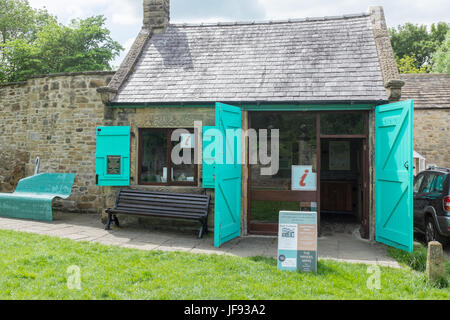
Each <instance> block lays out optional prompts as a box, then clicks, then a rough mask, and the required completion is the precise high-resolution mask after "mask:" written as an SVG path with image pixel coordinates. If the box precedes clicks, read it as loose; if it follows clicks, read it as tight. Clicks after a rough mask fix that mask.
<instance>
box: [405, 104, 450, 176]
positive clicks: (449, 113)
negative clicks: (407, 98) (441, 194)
mask: <svg viewBox="0 0 450 320" xmlns="http://www.w3.org/2000/svg"><path fill="white" fill-rule="evenodd" d="M449 136H450V110H449V109H431V108H430V109H416V110H415V111H414V150H416V151H417V152H418V153H420V154H421V155H422V156H424V157H425V158H426V162H427V164H436V165H438V166H441V167H450V152H449V148H448V142H449Z"/></svg>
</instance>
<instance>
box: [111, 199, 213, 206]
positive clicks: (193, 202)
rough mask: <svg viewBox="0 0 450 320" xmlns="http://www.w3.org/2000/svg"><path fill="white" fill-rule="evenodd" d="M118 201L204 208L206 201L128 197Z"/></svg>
mask: <svg viewBox="0 0 450 320" xmlns="http://www.w3.org/2000/svg"><path fill="white" fill-rule="evenodd" d="M119 201H123V202H126V201H127V202H135V201H141V202H147V201H148V202H160V203H177V204H187V205H197V206H200V207H201V206H203V207H204V206H205V205H206V204H207V202H208V201H203V202H198V201H186V200H171V199H162V198H150V197H146V198H139V197H128V196H121V197H120V199H119Z"/></svg>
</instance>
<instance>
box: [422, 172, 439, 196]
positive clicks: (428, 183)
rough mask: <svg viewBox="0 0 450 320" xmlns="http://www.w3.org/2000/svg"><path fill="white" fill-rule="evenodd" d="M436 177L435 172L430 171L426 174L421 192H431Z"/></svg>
mask: <svg viewBox="0 0 450 320" xmlns="http://www.w3.org/2000/svg"><path fill="white" fill-rule="evenodd" d="M435 177H436V175H435V174H433V173H429V174H426V175H425V178H424V180H423V183H422V187H421V188H420V192H421V193H430V192H431V188H432V187H433V180H434V178H435Z"/></svg>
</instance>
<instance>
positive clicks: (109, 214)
mask: <svg viewBox="0 0 450 320" xmlns="http://www.w3.org/2000/svg"><path fill="white" fill-rule="evenodd" d="M111 222H112V214H111V213H108V221H107V222H106V226H105V230H111Z"/></svg>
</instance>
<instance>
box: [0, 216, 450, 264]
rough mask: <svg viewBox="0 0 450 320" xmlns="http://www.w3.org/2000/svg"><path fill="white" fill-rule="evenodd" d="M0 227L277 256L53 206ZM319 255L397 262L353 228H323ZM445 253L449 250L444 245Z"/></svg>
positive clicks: (270, 247) (272, 242)
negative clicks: (107, 222)
mask: <svg viewBox="0 0 450 320" xmlns="http://www.w3.org/2000/svg"><path fill="white" fill-rule="evenodd" d="M0 229H3V230H14V231H22V232H28V233H36V234H44V235H48V236H52V237H59V238H66V239H72V240H75V241H89V242H95V243H101V244H105V245H114V246H120V247H125V248H135V249H140V250H148V251H150V250H161V251H181V252H191V253H203V254H218V255H232V256H239V257H252V256H264V257H273V258H276V257H277V246H278V239H277V238H276V237H259V236H248V237H241V238H237V239H234V240H232V241H230V242H228V243H225V244H224V245H223V246H222V247H221V248H215V247H214V236H213V234H212V233H209V234H207V235H205V237H204V238H203V239H198V238H197V237H196V235H195V233H193V232H186V231H162V230H151V229H149V228H145V227H142V226H139V225H133V224H130V225H126V224H125V225H122V226H121V228H116V227H113V229H112V230H109V231H106V230H104V225H103V224H102V223H101V220H100V216H99V215H93V214H76V213H64V212H58V213H57V214H56V215H55V221H53V222H50V223H47V222H37V221H28V220H17V219H9V218H1V217H0ZM318 254H319V259H331V260H336V261H345V262H352V263H364V264H378V265H383V266H390V267H396V268H398V267H400V266H399V264H398V263H397V262H396V261H395V260H394V259H392V258H390V257H388V256H387V252H386V246H384V245H383V244H379V243H373V242H369V241H366V240H362V239H360V238H358V237H357V236H356V235H355V233H351V232H343V233H338V232H337V233H334V234H331V233H329V232H328V233H327V236H326V237H322V238H319V240H318ZM446 255H447V256H450V253H449V251H448V250H446Z"/></svg>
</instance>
